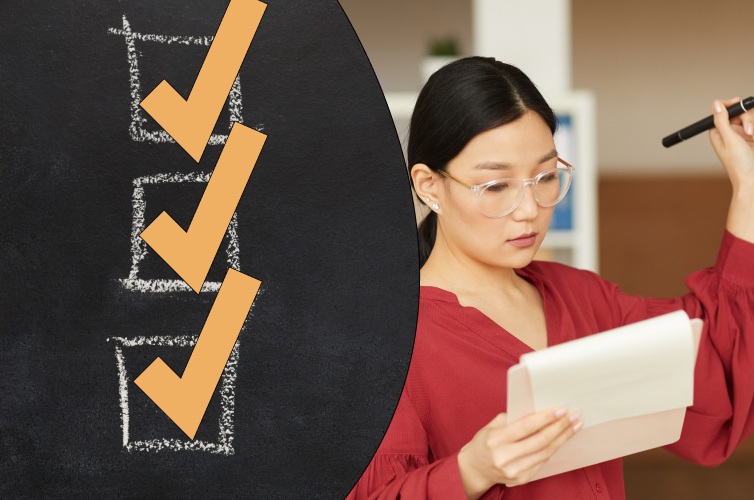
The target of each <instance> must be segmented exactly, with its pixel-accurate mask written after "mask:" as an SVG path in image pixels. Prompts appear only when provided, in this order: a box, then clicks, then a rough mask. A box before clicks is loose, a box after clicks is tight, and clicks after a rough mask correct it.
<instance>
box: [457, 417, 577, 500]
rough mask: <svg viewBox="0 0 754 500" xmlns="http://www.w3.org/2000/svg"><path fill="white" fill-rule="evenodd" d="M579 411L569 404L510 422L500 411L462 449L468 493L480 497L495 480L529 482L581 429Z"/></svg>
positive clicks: (461, 464)
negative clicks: (573, 411) (567, 407)
mask: <svg viewBox="0 0 754 500" xmlns="http://www.w3.org/2000/svg"><path fill="white" fill-rule="evenodd" d="M581 426H582V422H581V420H580V416H579V414H578V413H568V412H567V411H566V409H565V408H558V409H553V410H546V411H541V412H538V413H534V414H532V415H529V416H527V417H524V418H522V419H520V420H517V421H515V422H513V423H512V424H510V425H508V424H507V416H506V414H505V413H501V414H499V415H498V416H497V417H495V418H494V419H493V420H492V421H491V422H490V423H489V424H487V425H486V426H484V427H483V428H482V429H481V430H480V431H479V432H477V433H476V435H475V436H474V438H473V439H472V440H471V441H470V442H469V443H468V444H466V445H465V446H464V447H463V448H461V451H460V452H458V468H459V470H460V472H461V480H462V481H463V485H464V488H465V490H466V494H467V496H468V497H469V498H478V497H479V496H481V495H482V494H484V492H485V491H487V490H488V489H490V488H491V487H492V486H493V485H495V484H507V485H509V486H513V485H519V484H524V483H526V482H528V481H529V480H530V479H531V478H532V477H534V474H535V473H536V472H537V470H539V468H540V467H541V466H542V464H544V463H545V462H546V461H547V460H548V459H549V458H550V457H551V456H552V455H553V454H554V453H555V452H556V451H557V450H558V449H559V448H560V447H561V446H563V444H564V443H565V442H566V441H568V440H569V439H570V438H571V437H572V436H573V435H574V434H575V433H576V432H578V430H579V429H581Z"/></svg>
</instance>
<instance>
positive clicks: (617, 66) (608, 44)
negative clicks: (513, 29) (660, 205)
mask: <svg viewBox="0 0 754 500" xmlns="http://www.w3.org/2000/svg"><path fill="white" fill-rule="evenodd" d="M501 1H505V0H501ZM508 1H510V0H508ZM341 5H342V6H343V9H344V10H345V12H346V14H347V15H348V16H349V18H350V20H351V22H352V24H353V25H354V28H355V29H356V32H357V33H358V35H359V37H360V38H361V41H362V43H363V44H364V47H365V49H366V51H367V54H368V55H369V57H370V59H371V60H372V64H373V66H374V69H375V71H376V73H377V76H378V78H379V79H380V82H381V84H382V87H383V90H384V91H412V90H414V91H415V90H418V88H419V87H420V84H421V82H420V77H419V65H420V62H421V59H422V57H423V56H424V54H425V53H426V47H427V44H428V42H429V40H430V39H432V38H433V37H436V36H445V35H455V36H457V37H458V39H459V42H460V46H461V50H462V53H463V55H471V50H472V47H471V40H472V35H471V33H472V22H471V0H381V1H377V0H342V1H341ZM571 10H572V14H571V18H572V33H573V47H572V57H573V85H574V87H575V88H587V89H591V90H592V91H594V92H595V94H596V97H597V127H598V163H599V166H600V173H602V174H606V175H610V174H613V173H617V174H620V175H632V174H634V175H643V174H646V173H656V172H671V173H678V174H680V175H687V174H688V173H689V172H690V171H693V172H696V173H699V172H701V173H703V174H710V173H721V171H720V169H719V168H718V167H717V162H716V159H715V157H714V155H713V153H712V152H711V149H710V148H709V145H708V141H707V140H706V138H705V137H697V138H695V139H694V140H692V141H689V142H687V143H685V144H681V145H678V146H675V147H673V148H671V149H667V150H666V149H665V148H663V147H662V145H661V144H660V140H661V139H662V137H664V136H665V135H668V134H670V133H672V132H675V131H676V130H678V129H679V128H681V127H684V126H686V125H688V124H689V123H691V122H693V121H696V120H697V119H699V118H702V117H703V116H705V115H706V114H708V113H709V107H710V105H711V102H712V99H714V98H718V97H733V96H740V97H747V96H749V95H754V64H751V62H750V60H751V56H752V46H753V40H754V26H752V19H754V1H752V0H718V1H716V2H709V1H705V0H686V1H684V2H677V1H672V0H652V1H650V0H634V1H632V2H605V1H600V0H572V3H571ZM511 22H515V21H511ZM505 23H506V20H504V19H501V20H500V29H505ZM532 36H533V37H535V36H536V37H541V36H547V33H539V32H537V30H536V27H532ZM521 43H526V40H522V41H521ZM535 83H536V82H535Z"/></svg>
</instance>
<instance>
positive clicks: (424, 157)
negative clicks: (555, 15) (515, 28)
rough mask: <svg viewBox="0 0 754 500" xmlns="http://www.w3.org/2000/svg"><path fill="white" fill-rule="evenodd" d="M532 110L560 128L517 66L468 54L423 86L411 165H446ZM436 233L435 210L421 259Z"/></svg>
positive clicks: (422, 231) (422, 232)
mask: <svg viewBox="0 0 754 500" xmlns="http://www.w3.org/2000/svg"><path fill="white" fill-rule="evenodd" d="M529 110H531V111H534V112H536V113H537V114H539V116H541V117H542V119H543V120H544V121H545V123H547V125H548V126H549V127H550V130H552V133H553V134H554V133H555V127H556V119H555V113H554V112H553V110H552V108H550V106H549V105H548V104H547V102H546V101H545V99H544V98H543V97H542V94H540V93H539V91H538V90H537V87H536V86H535V85H534V84H533V83H532V81H531V80H529V77H527V76H526V75H525V74H524V73H523V72H522V71H521V70H520V69H518V68H516V67H515V66H511V65H510V64H505V63H502V62H500V61H497V60H495V59H494V58H491V57H466V58H464V59H459V60H457V61H454V62H452V63H450V64H448V65H446V66H443V67H442V68H441V69H440V70H438V71H437V72H436V73H435V74H433V75H432V76H431V77H430V78H429V80H428V81H427V83H426V84H425V85H424V88H422V90H421V92H420V93H419V97H418V98H417V101H416V106H415V107H414V112H413V114H412V115H411V126H410V129H409V139H408V166H409V168H412V167H413V166H414V165H416V164H417V163H423V164H425V165H427V166H428V167H429V168H431V169H432V170H443V171H444V170H445V169H446V168H447V166H448V163H449V162H450V161H451V160H452V159H453V158H455V157H456V156H458V154H459V153H460V152H461V150H462V149H463V148H464V147H466V144H468V143H469V141H471V139H473V138H474V137H475V136H476V135H478V134H480V133H482V132H485V131H487V130H490V129H493V128H495V127H499V126H500V125H505V124H506V123H510V122H513V121H515V120H517V119H519V118H521V117H522V116H523V115H524V114H526V112H527V111H529ZM420 201H422V203H423V200H420ZM436 236H437V214H435V213H434V212H433V211H431V212H430V213H429V215H428V216H427V217H426V218H425V219H424V220H423V221H422V223H421V224H420V225H419V258H420V262H421V265H424V263H425V262H426V261H427V257H429V253H430V252H431V251H432V246H433V245H434V244H435V238H436Z"/></svg>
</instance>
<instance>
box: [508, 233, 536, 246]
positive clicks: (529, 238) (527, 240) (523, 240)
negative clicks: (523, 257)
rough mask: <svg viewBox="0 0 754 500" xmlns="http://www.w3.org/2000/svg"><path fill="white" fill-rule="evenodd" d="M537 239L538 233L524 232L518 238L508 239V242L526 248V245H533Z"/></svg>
mask: <svg viewBox="0 0 754 500" xmlns="http://www.w3.org/2000/svg"><path fill="white" fill-rule="evenodd" d="M536 240H537V233H529V234H523V235H521V236H519V237H518V238H514V239H512V240H508V243H510V244H511V245H513V246H514V247H518V248H526V247H530V246H532V245H533V244H534V242H535V241H536Z"/></svg>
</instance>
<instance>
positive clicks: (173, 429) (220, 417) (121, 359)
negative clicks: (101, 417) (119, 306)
mask: <svg viewBox="0 0 754 500" xmlns="http://www.w3.org/2000/svg"><path fill="white" fill-rule="evenodd" d="M108 340H109V341H112V342H114V343H115V358H116V365H117V370H118V392H119V396H120V413H121V427H122V430H123V441H122V442H123V448H125V450H126V451H128V452H134V451H144V452H160V451H201V452H207V453H215V454H223V455H233V454H234V453H235V451H234V449H233V437H234V429H233V416H234V415H233V413H234V409H235V390H236V389H235V386H236V368H237V366H238V349H239V347H238V346H239V343H238V341H236V344H235V345H234V346H233V350H232V351H231V354H230V356H229V358H228V362H227V363H226V365H225V369H224V370H223V374H222V376H221V377H220V382H219V384H218V390H219V394H215V396H218V395H219V398H217V399H218V400H219V404H215V405H214V406H217V408H216V409H215V410H214V411H212V412H210V411H209V410H210V408H209V407H208V411H207V413H206V414H205V417H204V420H203V421H202V424H201V425H200V427H199V433H197V436H196V439H194V440H190V439H188V438H187V437H186V436H185V435H184V434H183V433H181V432H180V431H179V430H178V427H177V426H175V425H174V424H172V422H171V426H170V429H169V431H165V430H163V432H164V433H165V434H169V435H167V436H154V435H152V436H138V438H135V436H134V434H135V433H134V428H137V427H138V425H135V424H137V422H135V421H134V419H135V415H134V409H135V408H134V407H135V406H137V405H135V404H134V399H136V398H137V397H143V398H147V396H146V395H144V394H143V393H138V394H137V393H136V391H139V388H138V387H136V386H135V385H134V384H133V379H134V378H135V377H137V376H138V374H139V373H141V370H143V368H144V367H141V368H139V369H138V373H132V372H134V371H136V370H135V369H134V368H133V367H132V368H131V371H129V368H128V366H129V365H135V364H137V363H134V362H133V357H134V356H133V353H131V351H134V350H137V349H138V348H142V349H144V348H146V349H149V348H152V349H154V350H155V352H158V349H160V348H161V349H162V355H161V357H163V359H165V357H166V356H164V353H165V352H166V351H165V349H170V350H177V349H184V350H186V351H187V354H190V353H189V351H190V349H191V348H192V347H193V346H194V345H195V344H196V340H197V337H196V336H193V337H192V336H175V337H169V336H154V337H136V338H124V337H111V338H109V339H108ZM142 352H144V351H142ZM129 353H131V354H129ZM154 357H156V356H154V355H152V356H150V359H153V358H154ZM129 358H131V359H132V361H131V362H130V363H129ZM165 361H166V362H167V363H168V365H173V363H171V362H170V360H169V359H165ZM130 391H133V392H130ZM215 399H216V398H215V397H214V396H213V401H214V400H215ZM149 402H150V403H151V401H149ZM151 405H152V406H154V412H160V410H159V408H157V407H156V405H154V404H153V403H151ZM211 406H213V403H212V402H210V407H211ZM144 413H145V412H143V410H142V418H146V417H145V415H144ZM161 416H162V417H164V418H162V419H161V420H163V421H164V420H167V418H168V417H167V416H165V415H164V414H161ZM208 429H209V430H208ZM139 430H140V434H147V433H146V432H145V431H144V426H143V425H142V428H141V429H139ZM213 431H215V432H216V433H217V434H216V436H217V437H216V438H215V439H210V438H211V437H212V436H211V434H212V432H213Z"/></svg>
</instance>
